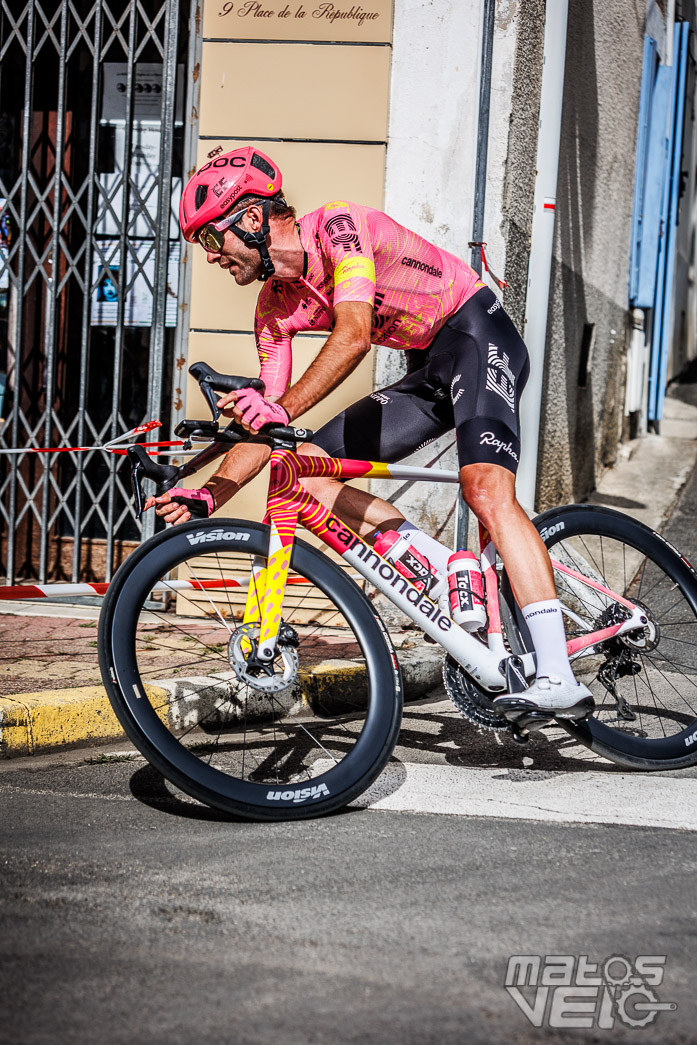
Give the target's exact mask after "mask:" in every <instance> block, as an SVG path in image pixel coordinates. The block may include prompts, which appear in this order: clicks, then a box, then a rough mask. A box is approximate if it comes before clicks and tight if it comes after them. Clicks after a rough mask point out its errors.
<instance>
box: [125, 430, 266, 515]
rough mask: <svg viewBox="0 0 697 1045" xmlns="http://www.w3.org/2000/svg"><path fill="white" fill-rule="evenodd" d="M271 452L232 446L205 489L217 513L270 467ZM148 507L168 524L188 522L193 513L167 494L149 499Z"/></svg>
mask: <svg viewBox="0 0 697 1045" xmlns="http://www.w3.org/2000/svg"><path fill="white" fill-rule="evenodd" d="M270 454H271V449H270V447H268V446H262V445H261V444H259V443H240V444H239V445H238V446H233V448H232V449H231V450H229V451H228V452H227V453H226V454H225V457H224V458H223V460H222V463H221V464H220V466H219V468H218V469H217V471H215V472H214V473H213V475H211V476H209V478H208V479H206V482H205V484H204V486H205V487H206V489H207V490H208V491H210V494H211V496H212V497H213V502H214V505H215V510H217V509H218V508H222V506H223V505H224V504H225V503H226V502H227V501H229V500H230V498H231V497H234V496H235V494H236V493H237V492H238V491H239V490H241V489H242V487H243V486H245V485H246V484H247V483H248V482H249V481H250V480H251V479H253V478H254V476H255V475H258V474H259V472H260V471H261V470H262V468H263V467H264V466H265V465H266V464H267V462H268V460H269V456H270ZM145 508H146V509H147V508H155V512H156V514H157V515H159V516H160V518H161V519H164V521H165V522H166V523H170V524H174V523H183V522H188V521H189V519H190V518H191V512H190V511H189V509H188V508H186V507H185V506H184V505H183V504H179V502H178V501H177V500H176V497H174V498H172V497H171V496H170V495H169V494H168V493H164V494H161V495H160V496H159V497H149V498H148V499H147V501H146V502H145Z"/></svg>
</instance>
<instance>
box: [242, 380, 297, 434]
mask: <svg viewBox="0 0 697 1045" xmlns="http://www.w3.org/2000/svg"><path fill="white" fill-rule="evenodd" d="M235 406H236V407H239V409H240V411H241V413H242V417H243V418H244V420H245V422H246V424H248V425H249V427H250V428H251V429H252V431H253V432H258V431H259V429H260V428H261V427H263V425H268V424H277V425H287V424H288V423H289V421H290V417H289V416H288V411H287V410H284V408H283V407H282V406H281V405H280V404H279V403H270V402H269V401H268V399H264V397H263V395H261V394H260V393H259V392H257V391H255V389H253V388H243V389H242V391H241V392H238V393H237V398H236V399H235Z"/></svg>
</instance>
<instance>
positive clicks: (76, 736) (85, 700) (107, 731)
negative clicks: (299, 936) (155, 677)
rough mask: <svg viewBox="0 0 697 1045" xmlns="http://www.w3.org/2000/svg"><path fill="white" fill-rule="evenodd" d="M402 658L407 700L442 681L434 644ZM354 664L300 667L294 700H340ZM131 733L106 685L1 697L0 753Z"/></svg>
mask: <svg viewBox="0 0 697 1045" xmlns="http://www.w3.org/2000/svg"><path fill="white" fill-rule="evenodd" d="M398 659H399V664H400V667H401V669H402V679H403V682H404V699H405V702H408V701H414V700H419V699H420V698H421V697H423V696H425V695H426V694H427V693H428V692H429V691H430V690H432V689H434V688H435V687H436V686H438V685H440V683H441V680H442V675H441V665H442V654H441V652H440V651H439V650H438V649H436V648H434V649H433V651H432V652H431V651H430V650H428V649H427V650H426V651H424V650H423V649H422V648H419V647H416V648H414V649H404V650H399V651H398ZM339 663H341V662H339ZM355 670H360V669H355ZM355 670H354V669H352V668H351V667H344V666H339V664H338V663H337V662H336V661H331V660H328V661H323V662H322V663H321V664H318V665H316V666H315V668H314V669H313V671H312V672H307V671H305V672H303V671H301V672H300V679H299V683H298V686H297V687H296V688H295V689H294V690H293V695H292V700H293V702H301V703H307V704H309V705H310V706H311V707H312V706H315V705H322V706H323V707H324V708H325V710H326V709H328V708H330V707H331V704H332V701H336V700H337V699H338V700H339V702H340V701H341V691H342V689H343V687H344V686H347V685H348V686H350V687H351V689H352V690H354V686H353V681H354V676H355ZM182 685H186V682H185V680H183V679H179V680H177V682H176V683H175V682H170V681H169V680H162V681H160V682H158V683H157V684H154V685H153V686H148V687H147V688H148V691H149V693H152V691H153V690H159V691H160V693H161V694H162V695H163V696H165V694H167V693H169V694H170V695H174V694H175V692H176V691H177V690H178V689H180V688H181V687H182ZM354 697H355V690H354ZM259 707H260V713H261V712H263V705H260V706H259ZM260 717H261V714H260ZM127 739H128V738H127V737H126V734H125V733H124V731H123V729H122V728H121V724H120V723H119V721H118V719H117V718H116V716H115V714H114V712H113V711H112V708H111V704H110V703H109V698H108V697H107V695H106V690H105V689H104V687H103V686H84V687H81V688H79V689H64V690H43V691H39V692H36V693H21V694H18V695H17V696H10V697H0V759H2V758H20V757H22V756H26V755H42V754H48V753H49V752H53V753H56V752H58V751H62V750H67V749H69V748H79V747H91V746H93V745H95V744H107V743H113V742H118V741H127Z"/></svg>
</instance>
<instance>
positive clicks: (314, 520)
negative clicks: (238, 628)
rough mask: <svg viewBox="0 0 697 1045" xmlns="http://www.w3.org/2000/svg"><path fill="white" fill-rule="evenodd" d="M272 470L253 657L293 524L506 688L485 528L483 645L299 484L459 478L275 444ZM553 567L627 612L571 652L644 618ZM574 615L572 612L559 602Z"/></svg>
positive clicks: (271, 616) (274, 623)
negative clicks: (485, 634) (321, 479)
mask: <svg viewBox="0 0 697 1045" xmlns="http://www.w3.org/2000/svg"><path fill="white" fill-rule="evenodd" d="M270 468H271V476H270V482H269V494H268V502H267V512H266V516H265V519H264V521H265V522H266V523H268V524H269V527H270V540H269V553H268V558H267V559H266V560H264V559H257V560H255V562H254V565H253V570H252V578H251V579H250V583H249V589H248V595H247V602H246V606H245V613H244V623H245V624H258V625H259V628H260V635H259V645H258V649H257V656H258V657H259V659H260V660H267V661H270V660H271V659H272V658H273V656H274V653H275V647H276V640H277V637H278V632H279V628H280V624H281V612H282V606H283V598H284V593H285V586H286V583H287V580H288V569H289V565H290V557H291V552H292V548H293V541H294V538H295V532H296V529H297V526H298V523H302V525H303V526H304V527H305V528H306V529H307V530H309V531H310V533H313V534H315V536H316V537H318V538H319V539H320V540H322V541H323V542H324V543H325V544H326V545H328V546H329V547H330V548H332V549H333V550H334V551H335V552H337V553H338V554H339V555H340V556H341V557H342V559H344V560H345V561H346V562H348V563H349V564H350V565H351V566H352V567H353V568H354V569H355V570H356V571H357V572H358V573H359V574H360V575H361V576H362V577H364V578H365V580H367V581H369V582H370V583H371V584H373V585H374V586H375V587H376V588H377V589H378V590H379V591H381V592H382V593H383V594H384V595H386V596H387V597H388V598H389V599H390V601H391V602H393V603H394V605H395V606H397V607H398V608H399V609H401V610H402V611H403V612H404V613H406V615H407V616H408V617H409V618H410V619H411V620H413V621H414V622H415V623H416V624H418V625H419V627H420V628H421V629H422V630H423V631H424V632H425V633H426V634H427V635H429V636H430V637H431V638H433V639H434V640H435V641H436V642H438V643H439V644H440V645H441V646H442V647H443V648H444V649H445V650H446V651H447V652H448V653H449V654H450V655H451V656H452V657H453V658H454V659H455V660H456V661H457V662H458V664H460V665H461V666H462V667H463V668H464V670H465V671H466V672H467V673H468V674H469V675H470V676H471V677H472V678H473V679H475V680H476V681H477V682H478V683H479V684H480V685H481V686H482V687H484V688H485V689H487V690H491V691H492V692H494V691H501V690H503V689H505V688H506V678H505V674H504V671H505V665H504V662H505V659H506V658H507V657H510V656H511V654H510V652H509V651H508V650H507V649H506V647H505V644H504V641H503V633H502V623H501V617H500V612H499V584H498V576H497V572H496V548H495V547H494V544H493V542H492V541H491V538H490V537H489V535H488V533H487V532H486V531H485V530H484V529H483V527H481V526H480V545H481V562H482V570H483V573H484V582H485V589H486V596H487V612H488V616H489V625H488V645H484V643H482V642H481V640H480V639H478V638H475V636H474V635H471V634H470V633H468V632H466V631H464V630H463V629H462V628H461V627H459V625H458V624H456V623H455V622H454V621H453V620H452V619H451V618H450V617H449V616H446V615H445V614H443V613H441V612H440V610H439V608H438V606H437V605H436V604H435V603H434V602H433V601H432V600H431V599H429V598H428V597H427V596H426V595H424V594H422V593H421V592H420V591H419V590H418V589H417V588H416V587H415V586H414V585H413V584H411V583H410V581H408V580H407V578H406V577H403V576H402V575H401V574H400V573H398V572H397V570H396V569H395V568H394V566H393V565H392V564H391V563H390V562H389V561H388V560H386V559H384V558H383V557H382V556H380V555H379V554H378V553H377V552H376V551H375V550H374V549H373V548H372V546H371V545H370V544H367V543H366V542H365V541H364V540H363V539H362V538H361V537H359V536H358V535H357V534H356V533H354V531H353V530H352V529H351V528H350V527H349V526H347V525H346V524H345V523H344V522H342V521H341V520H340V519H339V518H337V517H336V516H335V515H334V514H333V513H332V512H331V511H330V509H328V508H326V507H325V506H324V505H323V504H321V503H320V502H319V501H318V500H317V499H316V498H315V497H313V496H312V494H310V493H309V491H308V490H307V489H306V488H305V487H304V486H303V485H302V482H301V480H302V479H307V478H314V477H329V478H333V479H378V478H380V479H410V480H425V481H428V482H441V483H443V482H444V483H457V482H458V479H459V476H458V473H457V472H455V471H445V470H435V471H434V470H432V469H430V468H416V467H412V466H409V465H393V464H385V463H381V462H375V461H358V460H350V459H345V458H334V457H309V456H304V455H302V454H298V453H297V452H294V451H291V450H286V449H277V450H274V451H273V452H272V454H271V460H270ZM553 566H554V567H555V569H558V570H560V571H562V572H563V573H565V574H567V575H568V576H571V577H573V578H574V579H575V580H577V581H579V582H580V583H582V584H583V585H585V586H587V587H589V588H591V589H594V590H596V591H598V592H600V593H602V594H604V595H606V596H607V597H608V598H610V599H611V600H613V601H616V602H618V603H620V604H621V605H622V606H624V607H626V608H627V610H628V611H629V612H630V617H629V619H628V620H626V621H623V622H622V623H620V624H613V625H611V626H610V627H607V628H604V629H602V630H600V631H596V632H592V633H589V634H587V635H584V636H581V637H580V638H577V639H573V640H570V641H569V642H568V643H567V646H568V649H569V655H570V656H574V655H576V656H578V655H579V653H581V652H582V651H583V650H584V649H587V648H588V647H590V646H593V645H595V644H596V643H598V642H602V641H605V640H607V639H609V638H612V637H613V636H615V635H619V634H622V633H624V632H627V631H632V630H636V629H639V628H641V627H642V626H643V623H645V620H644V621H643V622H642V620H641V617H642V616H643V611H642V610H641V608H640V607H637V606H635V605H634V604H633V603H631V602H630V601H629V600H627V599H625V598H624V597H622V596H620V595H617V594H615V593H614V592H612V591H610V589H608V588H606V587H605V586H603V585H602V584H600V583H598V582H596V581H594V580H592V579H590V578H588V577H585V576H584V575H583V574H581V573H578V572H576V571H575V570H572V569H570V568H569V567H566V566H563V565H562V564H561V563H558V562H555V561H554V560H553ZM562 608H563V609H564V611H565V612H567V613H568V614H569V615H570V616H572V617H574V616H575V614H574V613H573V611H571V610H569V609H568V608H566V607H562ZM520 659H521V660H522V664H523V671H524V674H525V676H526V678H530V677H532V676H533V675H534V674H535V658H534V655H533V654H532V653H527V654H524V655H523V656H522V657H521V658H520Z"/></svg>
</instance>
